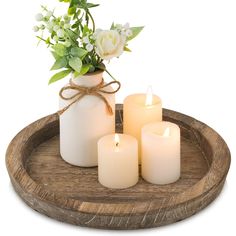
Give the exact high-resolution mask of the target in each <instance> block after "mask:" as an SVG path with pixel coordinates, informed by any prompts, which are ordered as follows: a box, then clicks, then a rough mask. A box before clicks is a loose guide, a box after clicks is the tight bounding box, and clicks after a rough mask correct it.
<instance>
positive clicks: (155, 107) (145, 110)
mask: <svg viewBox="0 0 236 236" xmlns="http://www.w3.org/2000/svg"><path fill="white" fill-rule="evenodd" d="M123 117H124V121H123V125H124V127H123V132H124V133H125V134H129V135H132V136H134V137H135V138H136V139H137V140H138V142H139V163H140V160H141V159H140V158H141V129H142V127H143V126H144V125H145V124H148V123H150V122H156V121H162V102H161V99H160V98H159V97H158V96H156V95H153V94H152V92H151V90H149V91H148V92H147V94H133V95H130V96H128V97H126V98H125V100H124V113H123Z"/></svg>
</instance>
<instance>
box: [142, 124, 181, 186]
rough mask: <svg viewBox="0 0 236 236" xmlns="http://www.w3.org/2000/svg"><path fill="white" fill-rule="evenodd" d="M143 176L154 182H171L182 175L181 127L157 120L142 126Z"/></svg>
mask: <svg viewBox="0 0 236 236" xmlns="http://www.w3.org/2000/svg"><path fill="white" fill-rule="evenodd" d="M141 168H142V177H143V178H144V179H145V180H146V181H148V182H150V183H153V184H169V183H172V182H175V181H177V180H178V179H179V177H180V128H179V126H178V125H176V124H174V123H170V122H164V121H163V122H155V123H150V124H147V125H145V126H144V127H143V128H142V166H141Z"/></svg>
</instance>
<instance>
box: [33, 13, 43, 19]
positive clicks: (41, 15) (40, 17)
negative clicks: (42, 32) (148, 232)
mask: <svg viewBox="0 0 236 236" xmlns="http://www.w3.org/2000/svg"><path fill="white" fill-rule="evenodd" d="M35 20H36V21H42V20H43V14H41V13H38V14H37V15H36V16H35Z"/></svg>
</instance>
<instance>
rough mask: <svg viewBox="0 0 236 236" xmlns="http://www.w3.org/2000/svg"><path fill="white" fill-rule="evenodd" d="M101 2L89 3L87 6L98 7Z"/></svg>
mask: <svg viewBox="0 0 236 236" xmlns="http://www.w3.org/2000/svg"><path fill="white" fill-rule="evenodd" d="M99 5H100V4H94V3H89V2H88V3H87V8H92V7H98V6H99Z"/></svg>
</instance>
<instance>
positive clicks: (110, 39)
mask: <svg viewBox="0 0 236 236" xmlns="http://www.w3.org/2000/svg"><path fill="white" fill-rule="evenodd" d="M125 43H126V37H125V36H124V35H120V34H119V33H118V32H117V31H116V30H104V31H99V32H98V33H97V35H96V53H97V54H98V55H99V56H100V57H101V58H102V59H104V60H110V59H111V58H113V57H119V56H120V55H121V54H122V53H123V51H124V47H125Z"/></svg>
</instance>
